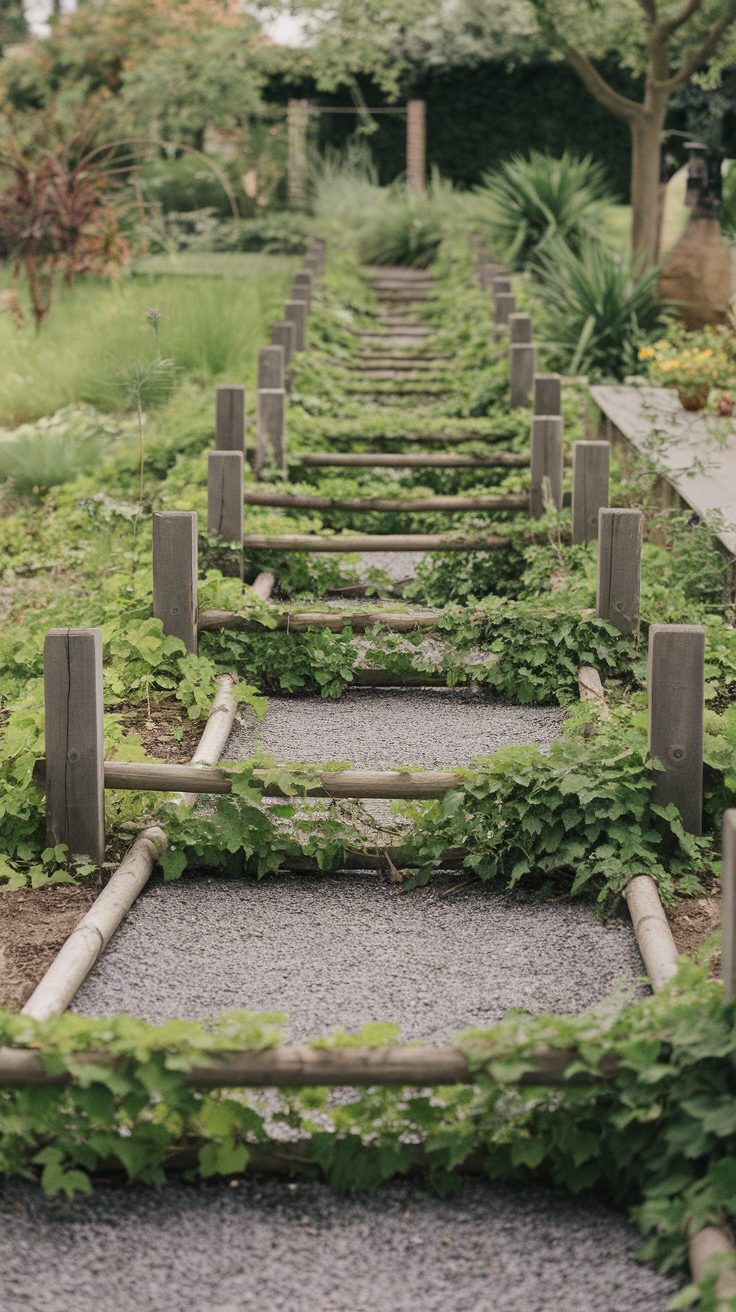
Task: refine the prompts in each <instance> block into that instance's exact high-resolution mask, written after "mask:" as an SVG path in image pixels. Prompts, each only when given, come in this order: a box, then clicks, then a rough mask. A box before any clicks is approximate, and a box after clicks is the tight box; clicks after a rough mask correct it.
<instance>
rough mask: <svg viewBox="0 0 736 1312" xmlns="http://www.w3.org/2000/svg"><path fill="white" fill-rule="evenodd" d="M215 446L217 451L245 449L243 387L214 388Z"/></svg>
mask: <svg viewBox="0 0 736 1312" xmlns="http://www.w3.org/2000/svg"><path fill="white" fill-rule="evenodd" d="M215 446H216V448H217V450H218V451H244V450H245V388H244V387H231V386H219V387H217V388H216V389H215Z"/></svg>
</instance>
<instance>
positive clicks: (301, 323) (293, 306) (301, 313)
mask: <svg viewBox="0 0 736 1312" xmlns="http://www.w3.org/2000/svg"><path fill="white" fill-rule="evenodd" d="M284 318H285V319H286V321H287V323H293V325H294V352H295V353H296V352H297V351H303V350H304V349H305V348H306V345H307V303H306V301H295V300H291V301H286V302H285V303H284Z"/></svg>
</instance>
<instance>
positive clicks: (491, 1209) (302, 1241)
mask: <svg viewBox="0 0 736 1312" xmlns="http://www.w3.org/2000/svg"><path fill="white" fill-rule="evenodd" d="M0 1218H1V1224H0V1303H1V1304H2V1307H3V1309H4V1312H666V1309H667V1307H668V1306H669V1302H670V1299H671V1298H672V1297H673V1296H674V1294H675V1292H676V1290H677V1285H676V1284H675V1282H673V1281H672V1280H665V1279H664V1278H662V1277H660V1276H658V1275H656V1274H655V1273H654V1272H652V1271H650V1270H649V1269H648V1268H646V1267H641V1266H640V1265H639V1264H638V1263H637V1262H636V1260H635V1256H634V1255H635V1252H636V1249H637V1247H638V1236H637V1235H636V1234H635V1232H634V1231H633V1230H632V1228H631V1227H630V1226H629V1225H628V1224H627V1223H626V1221H625V1220H624V1219H623V1217H622V1216H621V1215H620V1214H618V1213H616V1212H614V1211H612V1210H610V1209H609V1208H607V1207H606V1206H605V1205H604V1204H603V1203H600V1202H598V1201H596V1200H590V1199H582V1200H573V1199H570V1198H568V1197H566V1196H565V1195H563V1194H559V1193H557V1192H553V1191H548V1190H538V1191H534V1192H532V1191H529V1190H526V1191H524V1192H523V1193H518V1194H516V1193H512V1192H510V1191H508V1190H504V1189H497V1188H492V1187H491V1186H489V1185H486V1184H484V1183H480V1182H471V1181H468V1182H466V1183H465V1184H464V1185H463V1187H462V1188H461V1190H460V1191H459V1193H458V1194H456V1195H455V1196H453V1197H452V1198H449V1199H442V1200H440V1199H436V1198H433V1197H431V1196H430V1195H428V1194H426V1193H424V1192H423V1191H422V1190H421V1189H419V1188H417V1187H412V1186H410V1185H407V1184H403V1183H396V1184H390V1185H388V1186H384V1188H383V1189H382V1190H380V1192H379V1193H377V1194H375V1195H371V1196H368V1197H349V1196H345V1195H336V1194H333V1193H332V1192H331V1191H330V1190H329V1189H327V1188H326V1187H325V1186H322V1185H315V1184H298V1185H296V1184H284V1183H282V1182H278V1181H269V1182H259V1181H255V1180H247V1179H246V1180H244V1181H243V1182H242V1183H240V1185H239V1187H238V1188H236V1189H232V1188H229V1187H228V1186H227V1185H223V1184H219V1183H218V1184H213V1185H200V1186H187V1185H185V1184H180V1183H172V1184H169V1185H168V1186H167V1188H166V1190H165V1192H163V1193H159V1194H156V1193H154V1192H153V1191H152V1190H148V1191H146V1190H143V1189H139V1188H127V1189H126V1188H119V1189H112V1188H105V1189H100V1190H98V1191H97V1192H96V1193H95V1195H94V1197H92V1198H89V1199H81V1200H77V1201H75V1202H73V1203H68V1202H65V1201H55V1202H47V1201H43V1200H42V1199H41V1198H40V1197H39V1194H38V1192H37V1191H36V1190H35V1189H34V1188H33V1187H32V1186H29V1185H24V1184H13V1185H12V1186H6V1187H5V1189H4V1190H3V1193H2V1194H1V1195H0Z"/></svg>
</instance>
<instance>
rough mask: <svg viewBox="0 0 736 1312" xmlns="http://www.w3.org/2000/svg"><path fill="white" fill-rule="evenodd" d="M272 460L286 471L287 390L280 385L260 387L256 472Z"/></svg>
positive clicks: (283, 471)
mask: <svg viewBox="0 0 736 1312" xmlns="http://www.w3.org/2000/svg"><path fill="white" fill-rule="evenodd" d="M271 460H273V463H274V464H275V466H276V468H277V469H278V470H279V471H280V472H281V473H282V474H285V473H286V392H285V391H284V389H283V388H279V387H271V388H265V387H259V389H258V400H257V419H256V473H257V474H259V473H260V471H261V470H262V469H263V467H264V465H266V464H268V463H269V462H270V461H271ZM254 495H257V494H254Z"/></svg>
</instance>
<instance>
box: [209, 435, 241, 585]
mask: <svg viewBox="0 0 736 1312" xmlns="http://www.w3.org/2000/svg"><path fill="white" fill-rule="evenodd" d="M243 466H244V460H243V453H242V451H210V452H209V453H208V456H207V532H208V533H209V534H211V535H214V536H216V537H218V538H221V539H222V541H223V542H237V543H238V545H239V548H240V550H239V551H238V552H235V553H233V554H232V555H230V553H228V560H227V561H223V562H222V566H221V568H222V570H223V573H225V572H226V573H230V574H233V573H235V574H239V575H240V578H241V579H242V577H243ZM226 565H227V566H228V568H227V569H226V568H225V567H226Z"/></svg>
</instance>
